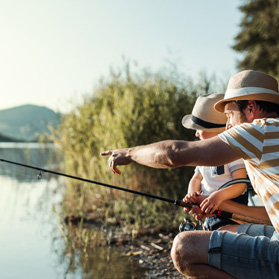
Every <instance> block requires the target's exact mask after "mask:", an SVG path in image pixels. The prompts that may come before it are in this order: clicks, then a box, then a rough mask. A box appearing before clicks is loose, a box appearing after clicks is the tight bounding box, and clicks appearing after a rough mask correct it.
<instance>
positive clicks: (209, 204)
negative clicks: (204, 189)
mask: <svg viewBox="0 0 279 279" xmlns="http://www.w3.org/2000/svg"><path fill="white" fill-rule="evenodd" d="M221 203H222V200H221V199H220V198H219V195H218V192H214V193H212V194H211V195H210V196H208V197H207V198H206V199H204V200H203V202H202V203H201V204H200V208H201V210H202V211H203V212H204V213H206V214H213V213H214V211H215V210H217V209H218V207H219V205H220V204H221Z"/></svg>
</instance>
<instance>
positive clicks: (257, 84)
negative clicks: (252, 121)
mask: <svg viewBox="0 0 279 279" xmlns="http://www.w3.org/2000/svg"><path fill="white" fill-rule="evenodd" d="M234 100H255V101H265V102H271V103H275V104H279V93H278V83H277V80H276V79H275V78H274V77H272V76H270V75H268V74H265V73H262V72H257V71H252V70H246V71H242V72H239V73H237V74H235V75H233V76H232V77H231V78H230V81H229V84H228V88H227V91H226V93H225V97H224V100H221V101H219V102H217V103H216V104H215V109H216V110H217V111H220V112H224V108H225V105H226V104H227V103H229V102H231V101H234Z"/></svg>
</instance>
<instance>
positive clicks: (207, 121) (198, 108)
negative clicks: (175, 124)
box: [182, 94, 227, 132]
mask: <svg viewBox="0 0 279 279" xmlns="http://www.w3.org/2000/svg"><path fill="white" fill-rule="evenodd" d="M223 98H224V94H206V95H202V96H199V97H198V98H197V100H196V103H195V105H194V107H193V110H192V114H190V115H189V114H188V115H185V116H184V117H183V119H182V125H183V126H184V127H186V128H188V129H194V130H208V131H212V132H213V131H221V130H224V128H225V125H226V122H227V117H226V115H225V114H224V113H220V112H218V111H216V110H215V109H214V104H215V103H216V102H217V101H219V100H222V99H223Z"/></svg>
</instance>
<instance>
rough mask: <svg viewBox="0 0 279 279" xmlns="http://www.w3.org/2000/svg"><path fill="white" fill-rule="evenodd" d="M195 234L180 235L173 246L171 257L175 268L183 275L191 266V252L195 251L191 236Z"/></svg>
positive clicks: (183, 233) (185, 233)
mask: <svg viewBox="0 0 279 279" xmlns="http://www.w3.org/2000/svg"><path fill="white" fill-rule="evenodd" d="M192 233H193V232H182V233H179V234H178V235H177V236H176V237H175V239H174V241H173V245H172V249H171V257H172V260H173V263H174V265H175V267H176V268H177V269H178V271H179V272H181V273H183V274H184V273H186V272H187V269H189V267H190V266H191V252H192V251H193V249H194V248H193V247H192V246H194V245H193V243H191V238H192V236H191V234H192Z"/></svg>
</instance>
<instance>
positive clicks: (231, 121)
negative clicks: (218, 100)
mask: <svg viewBox="0 0 279 279" xmlns="http://www.w3.org/2000/svg"><path fill="white" fill-rule="evenodd" d="M224 113H225V114H226V116H227V118H228V120H227V124H226V130H228V129H230V128H232V127H234V126H236V125H239V124H241V123H244V122H248V119H247V117H246V109H245V110H244V111H243V113H242V112H241V111H240V110H239V108H238V105H237V104H236V103H234V102H230V103H227V104H226V105H225V109H224Z"/></svg>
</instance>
